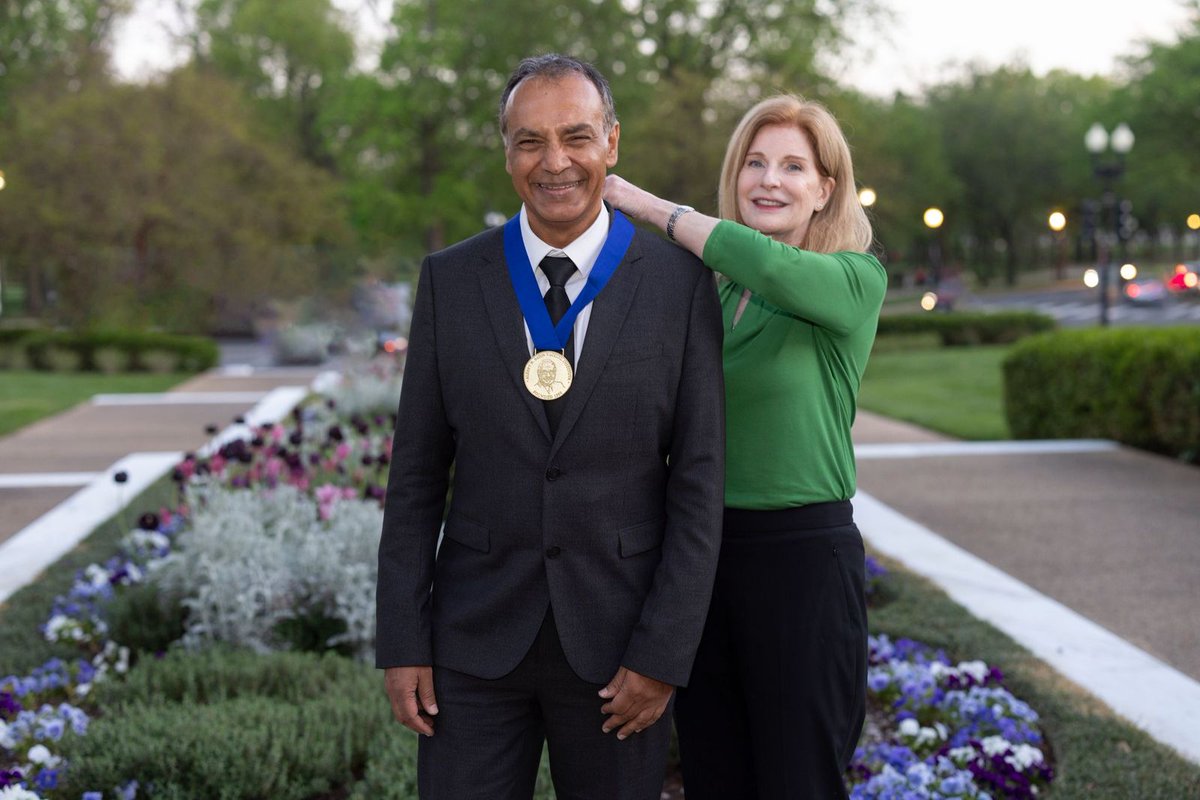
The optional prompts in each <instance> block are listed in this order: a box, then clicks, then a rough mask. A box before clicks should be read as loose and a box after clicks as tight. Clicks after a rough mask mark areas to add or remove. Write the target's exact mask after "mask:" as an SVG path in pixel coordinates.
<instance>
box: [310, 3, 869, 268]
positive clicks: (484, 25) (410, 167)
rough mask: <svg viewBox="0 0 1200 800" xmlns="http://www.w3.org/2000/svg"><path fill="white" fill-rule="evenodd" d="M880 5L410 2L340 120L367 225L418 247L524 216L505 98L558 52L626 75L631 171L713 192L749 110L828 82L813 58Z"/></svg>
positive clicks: (623, 94) (617, 86) (622, 93)
mask: <svg viewBox="0 0 1200 800" xmlns="http://www.w3.org/2000/svg"><path fill="white" fill-rule="evenodd" d="M870 7H873V6H872V5H871V0H831V2H820V3H818V2H817V0H781V1H780V2H774V1H771V2H768V0H752V1H747V0H738V1H735V0H721V1H720V2H715V3H714V2H705V1H702V0H641V1H640V2H621V3H605V2H591V3H588V4H579V5H577V6H568V5H564V4H562V3H560V2H556V1H555V0H521V1H520V2H518V0H491V1H490V2H485V0H400V2H397V3H396V6H395V13H394V18H393V27H394V29H395V31H396V33H395V36H394V37H393V38H392V39H391V40H390V41H389V42H388V44H387V46H386V48H385V49H384V52H383V55H382V59H381V63H380V68H379V71H378V73H377V74H374V75H370V76H361V77H360V78H357V79H355V81H353V85H352V87H351V88H350V89H349V90H348V91H347V92H345V93H344V94H343V97H342V100H343V101H344V102H342V103H340V104H339V107H338V108H335V109H334V110H333V115H332V118H331V119H330V122H329V126H330V128H331V129H334V130H338V131H340V132H342V133H343V134H344V135H343V136H340V137H339V139H338V143H337V145H336V148H335V149H336V150H337V152H338V164H339V169H340V170H341V171H342V172H343V173H344V174H346V175H348V176H350V182H351V189H350V191H351V196H352V205H353V208H354V215H355V224H356V226H357V227H358V228H359V230H360V231H362V232H363V235H364V236H366V237H368V239H370V240H372V241H373V242H375V243H376V245H377V246H383V245H384V243H385V242H386V241H388V240H389V239H391V240H392V241H394V242H396V243H398V244H399V245H400V246H401V247H402V248H404V249H405V250H406V251H407V252H409V253H414V254H415V253H420V252H424V251H428V250H432V249H437V248H439V247H442V246H444V245H445V244H446V243H448V242H450V241H454V240H455V239H458V238H462V237H464V236H467V235H469V234H471V233H473V232H475V231H477V230H478V229H479V227H480V224H481V222H482V219H483V217H484V214H485V213H487V212H500V213H503V214H505V215H507V214H511V213H513V212H515V211H516V203H515V200H514V197H513V193H512V189H511V186H510V185H509V181H508V178H507V176H506V175H505V174H504V171H503V156H502V153H501V142H500V135H499V129H498V126H497V123H496V115H497V107H496V101H497V99H498V97H499V95H500V92H501V89H502V88H503V86H504V82H505V79H506V78H507V75H508V73H509V71H510V70H511V69H512V68H513V67H514V66H515V65H516V63H517V62H518V61H519V59H520V58H522V57H524V56H527V55H531V54H536V53H544V52H549V51H557V52H562V53H568V54H571V55H575V56H578V57H580V58H583V59H585V60H588V61H591V62H592V63H594V64H596V65H597V66H598V67H599V68H600V69H601V71H603V72H604V73H605V74H606V75H607V76H608V77H609V79H610V81H611V82H612V86H613V92H614V95H615V97H616V99H617V110H618V116H619V117H620V118H621V120H622V138H621V160H620V163H619V165H618V167H617V169H618V170H619V171H621V172H622V173H623V174H626V175H628V176H629V177H630V178H632V179H634V180H637V181H639V182H641V183H644V184H645V185H646V186H647V187H648V188H650V189H652V190H653V191H657V192H660V193H664V194H666V195H668V196H673V197H678V198H680V199H681V200H683V199H688V200H691V201H692V202H702V201H703V200H704V199H705V198H712V197H714V196H715V186H716V182H717V170H718V168H719V165H720V158H721V154H722V153H723V151H724V146H725V142H726V140H727V139H728V136H729V134H730V132H731V131H732V128H733V124H734V122H735V121H736V119H737V117H738V116H740V114H741V113H742V112H743V111H745V109H746V108H747V107H748V105H749V104H750V103H751V102H752V101H753V100H754V99H756V98H757V97H758V96H759V95H760V94H762V93H763V92H764V91H770V90H771V89H772V88H773V87H775V86H792V87H796V88H801V86H802V85H805V84H807V85H816V81H817V77H816V76H817V75H818V72H817V70H816V68H815V67H814V66H813V58H814V55H813V54H814V53H815V52H817V51H819V50H820V49H821V48H824V47H829V46H831V45H832V43H834V42H836V41H838V34H839V31H840V25H841V24H842V22H843V20H844V19H845V17H846V16H847V15H849V14H851V13H856V12H857V11H859V10H861V9H864V8H870ZM463 20H470V25H469V26H464V25H463V24H462V21H463ZM776 23H778V24H776ZM768 87H770V88H768Z"/></svg>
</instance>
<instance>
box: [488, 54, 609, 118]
mask: <svg viewBox="0 0 1200 800" xmlns="http://www.w3.org/2000/svg"><path fill="white" fill-rule="evenodd" d="M567 75H581V76H583V77H584V78H587V79H588V80H589V81H591V82H592V85H593V86H595V87H596V91H597V92H599V93H600V102H601V103H602V104H603V105H604V131H605V133H607V132H608V131H611V130H612V129H613V126H614V125H616V124H617V110H616V107H615V104H614V103H613V96H612V89H611V88H609V85H608V79H607V78H605V77H604V75H602V74H601V73H600V70H598V69H596V68H595V67H593V66H592V65H591V64H589V63H587V62H586V61H580V60H579V59H578V58H572V57H571V56H564V55H561V54H559V53H546V54H545V55H541V56H530V57H529V58H526V59H522V60H521V63H520V64H518V65H517V68H516V69H515V70H513V73H512V75H511V76H510V77H509V79H508V85H506V86H505V87H504V92H503V93H502V94H501V95H500V135H501V136H505V137H507V136H508V98H509V97H511V96H512V93H513V90H515V89H516V88H517V85H518V84H520V83H521V81H523V80H525V79H526V78H548V79H550V80H557V79H559V78H564V77H566V76H567Z"/></svg>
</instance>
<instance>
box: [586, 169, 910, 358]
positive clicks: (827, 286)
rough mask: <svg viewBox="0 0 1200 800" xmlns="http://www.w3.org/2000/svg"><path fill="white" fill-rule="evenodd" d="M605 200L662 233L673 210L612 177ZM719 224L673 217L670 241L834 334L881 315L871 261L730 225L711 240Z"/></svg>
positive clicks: (878, 279)
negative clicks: (814, 249)
mask: <svg viewBox="0 0 1200 800" xmlns="http://www.w3.org/2000/svg"><path fill="white" fill-rule="evenodd" d="M604 199H605V200H608V201H609V202H610V203H611V204H612V205H614V206H616V207H617V208H619V209H620V210H621V211H622V212H624V213H625V214H627V215H628V216H630V217H632V218H634V219H635V220H638V221H640V222H647V223H649V224H651V225H657V226H658V227H659V228H661V229H662V230H664V231H665V230H666V229H667V222H668V221H669V220H670V218H671V215H672V214H673V213H674V212H675V209H676V208H678V204H676V203H674V202H672V201H670V200H664V199H662V198H660V197H656V196H655V195H653V194H651V193H650V192H647V191H645V190H644V189H640V188H638V187H637V186H634V185H633V184H632V183H630V182H629V181H627V180H625V179H624V178H621V177H620V176H617V175H609V176H608V177H607V178H606V179H605V181H604ZM720 222H722V220H720V219H717V218H716V217H710V216H708V215H706V214H701V213H700V212H699V211H689V212H687V213H686V214H683V215H682V216H680V217H678V218H676V220H675V229H674V232H675V240H676V241H677V242H678V243H679V244H681V245H683V247H685V248H686V249H688V250H690V251H691V252H692V253H694V254H695V255H696V256H698V257H699V258H700V259H701V260H702V261H704V264H705V266H707V267H709V268H710V269H712V270H715V271H717V272H720V273H721V274H723V275H725V276H727V277H729V278H731V279H733V280H734V281H736V282H737V283H740V284H741V285H742V286H746V287H748V288H750V289H751V290H753V291H754V292H755V293H757V294H759V295H760V296H761V297H763V298H764V299H765V300H767V302H769V303H771V304H772V305H775V306H778V307H779V308H781V309H783V310H784V311H787V312H788V313H790V314H794V315H796V316H798V317H801V318H803V319H806V320H808V321H809V322H812V323H813V324H815V325H818V326H820V327H822V328H826V329H828V330H830V331H832V332H834V333H836V334H839V335H844V334H847V333H849V332H850V331H853V330H855V329H856V328H858V327H859V326H861V325H862V324H863V323H864V322H866V321H867V320H869V319H871V318H873V317H875V316H878V314H879V308H880V306H881V305H882V303H883V295H884V293H885V292H886V290H887V274H886V273H885V272H884V269H883V266H882V265H881V264H880V263H879V261H878V260H877V259H876V258H875V257H874V256H871V255H867V254H865V253H848V252H847V253H814V252H810V251H807V250H801V249H800V248H797V247H792V246H791V245H787V244H783V243H781V242H777V241H775V240H774V239H771V238H770V237H768V236H765V235H763V234H761V233H759V232H758V231H756V230H754V229H752V228H748V227H746V226H745V225H740V224H737V223H732V222H731V223H728V224H726V225H724V226H723V227H722V228H721V229H720V231H719V233H718V234H717V235H716V236H715V237H714V236H713V231H714V230H716V228H717V225H718V223H720ZM710 244H711V245H712V246H711V247H709V245H710ZM706 248H707V250H706Z"/></svg>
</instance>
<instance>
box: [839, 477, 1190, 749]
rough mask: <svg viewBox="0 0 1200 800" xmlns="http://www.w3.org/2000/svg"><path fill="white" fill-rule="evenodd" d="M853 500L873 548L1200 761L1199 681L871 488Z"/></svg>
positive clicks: (1153, 733)
mask: <svg viewBox="0 0 1200 800" xmlns="http://www.w3.org/2000/svg"><path fill="white" fill-rule="evenodd" d="M853 502H854V516H855V520H856V522H857V523H858V527H859V529H860V530H861V531H862V534H863V538H864V539H866V540H867V542H868V543H869V544H870V545H871V547H872V548H874V549H875V550H877V551H878V552H880V553H882V554H884V555H886V556H888V557H889V558H892V559H894V560H896V561H898V562H900V563H902V564H904V565H905V566H906V567H907V568H909V569H911V570H913V571H914V572H916V573H918V574H920V575H923V576H925V577H926V578H928V579H929V580H931V581H933V582H934V583H935V584H936V585H937V586H939V587H940V588H941V589H942V590H943V591H945V592H946V593H947V594H948V595H949V596H950V597H951V598H952V599H953V600H954V601H955V602H956V603H958V604H959V605H961V606H963V607H964V608H966V609H967V610H968V611H970V612H971V613H972V614H974V615H975V616H977V617H979V618H980V619H982V620H985V621H986V622H989V623H991V624H992V625H994V626H995V627H997V628H998V629H1000V630H1001V631H1003V632H1004V633H1006V634H1008V635H1009V636H1011V637H1012V638H1013V639H1015V640H1016V641H1017V642H1019V643H1020V644H1022V645H1023V646H1024V647H1026V648H1028V649H1029V650H1030V651H1031V652H1032V653H1033V654H1034V655H1035V656H1037V657H1038V658H1040V659H1042V660H1043V661H1045V662H1046V663H1047V664H1049V665H1050V666H1052V667H1053V668H1054V669H1055V670H1057V671H1058V672H1060V673H1061V674H1062V675H1064V676H1066V677H1067V678H1069V679H1070V680H1071V681H1073V682H1075V683H1077V684H1078V685H1080V686H1082V687H1083V688H1084V689H1086V690H1087V691H1089V692H1091V693H1092V694H1094V695H1095V696H1096V697H1098V698H1099V699H1100V700H1101V701H1103V702H1104V703H1106V704H1107V705H1108V706H1109V707H1110V708H1112V709H1113V711H1115V712H1116V713H1117V714H1119V715H1120V716H1122V717H1124V718H1125V719H1127V720H1129V721H1130V722H1131V723H1133V724H1134V725H1136V726H1137V727H1139V728H1141V729H1142V730H1144V731H1146V732H1147V733H1149V734H1150V735H1151V736H1153V737H1154V738H1155V739H1157V740H1158V741H1160V742H1162V743H1163V744H1165V745H1167V746H1169V747H1171V748H1172V749H1174V750H1176V751H1177V752H1178V753H1179V754H1180V755H1182V756H1183V757H1184V758H1187V759H1188V760H1190V761H1192V762H1195V763H1198V764H1200V738H1198V737H1197V736H1196V720H1197V719H1200V683H1198V682H1196V681H1195V680H1192V679H1191V678H1190V677H1188V676H1187V675H1184V674H1183V673H1182V672H1180V671H1178V670H1176V669H1175V668H1174V667H1171V666H1170V665H1168V664H1166V663H1164V662H1162V661H1161V660H1159V659H1157V658H1155V657H1154V656H1152V655H1150V654H1149V653H1147V652H1145V651H1144V650H1141V649H1139V648H1137V647H1134V646H1133V645H1132V644H1130V643H1128V642H1126V641H1125V640H1124V639H1121V638H1120V637H1118V636H1116V635H1114V634H1113V633H1111V632H1109V631H1108V630H1106V629H1105V628H1103V627H1101V626H1099V625H1097V624H1096V623H1094V622H1092V621H1091V620H1089V619H1087V618H1086V617H1084V616H1082V615H1080V614H1078V613H1077V612H1075V611H1072V610H1071V609H1070V608H1068V607H1066V606H1064V605H1063V604H1061V603H1059V602H1058V601H1056V600H1053V599H1052V598H1050V597H1047V596H1046V595H1044V594H1041V593H1040V592H1038V591H1036V590H1035V589H1033V588H1032V587H1030V586H1028V585H1026V584H1024V583H1022V582H1021V581H1019V580H1017V579H1016V578H1013V577H1012V576H1010V575H1008V574H1007V573H1005V572H1002V571H1001V570H999V569H997V568H995V567H993V566H992V565H991V564H989V563H987V562H986V561H984V560H982V559H980V558H978V557H977V556H975V555H972V554H971V553H969V552H967V551H966V550H964V549H962V548H960V547H958V546H957V545H955V544H953V543H951V542H949V541H947V540H946V539H944V538H942V537H941V536H939V535H938V534H936V533H934V532H933V531H931V530H929V529H928V528H925V527H924V526H922V525H920V524H918V523H916V522H914V521H913V520H911V519H909V518H908V517H905V516H904V515H902V514H900V513H899V512H897V511H895V510H894V509H892V508H891V507H890V506H887V505H885V504H883V503H881V502H880V501H878V500H876V499H875V498H874V497H872V496H871V495H870V494H867V493H866V492H862V491H860V492H858V494H856V495H855V497H854V501H853Z"/></svg>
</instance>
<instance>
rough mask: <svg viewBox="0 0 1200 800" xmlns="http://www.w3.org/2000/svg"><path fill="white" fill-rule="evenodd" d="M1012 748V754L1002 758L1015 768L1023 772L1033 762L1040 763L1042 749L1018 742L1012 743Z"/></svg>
mask: <svg viewBox="0 0 1200 800" xmlns="http://www.w3.org/2000/svg"><path fill="white" fill-rule="evenodd" d="M1012 750H1013V751H1012V754H1011V755H1009V756H1006V757H1005V759H1004V760H1005V761H1007V762H1008V763H1009V764H1011V765H1012V766H1013V767H1014V768H1015V769H1018V770H1020V771H1022V772H1024V771H1025V770H1027V769H1029V768H1030V767H1032V766H1033V765H1034V764H1041V763H1042V760H1043V756H1042V751H1041V750H1039V749H1037V748H1036V747H1034V746H1033V745H1030V744H1018V745H1014V746H1013V749H1012Z"/></svg>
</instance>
